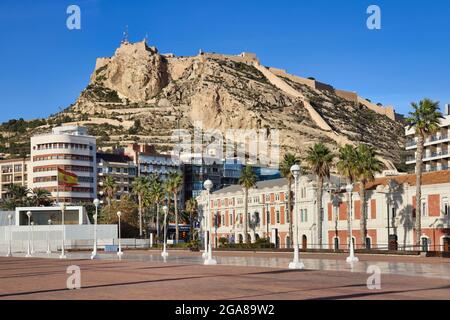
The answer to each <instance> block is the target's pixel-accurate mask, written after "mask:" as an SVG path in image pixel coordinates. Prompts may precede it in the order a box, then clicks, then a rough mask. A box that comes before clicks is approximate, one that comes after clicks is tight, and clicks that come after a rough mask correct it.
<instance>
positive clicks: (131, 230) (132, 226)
mask: <svg viewBox="0 0 450 320" xmlns="http://www.w3.org/2000/svg"><path fill="white" fill-rule="evenodd" d="M118 211H120V212H121V213H122V216H121V218H120V219H121V234H122V237H124V238H135V237H137V236H138V235H139V221H138V215H137V213H138V212H137V211H138V210H137V208H136V203H135V201H133V199H132V198H131V197H130V196H129V195H127V194H124V195H122V196H121V198H120V201H112V202H111V206H110V207H103V208H102V211H101V215H100V218H99V219H100V220H99V222H100V223H103V224H118V220H119V219H118V217H117V212H118Z"/></svg>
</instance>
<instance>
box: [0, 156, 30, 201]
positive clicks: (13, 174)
mask: <svg viewBox="0 0 450 320" xmlns="http://www.w3.org/2000/svg"><path fill="white" fill-rule="evenodd" d="M29 164H30V159H9V160H0V199H3V198H5V197H6V194H7V193H8V192H9V188H8V186H9V185H11V184H16V185H20V186H23V187H28V176H29V173H28V170H29Z"/></svg>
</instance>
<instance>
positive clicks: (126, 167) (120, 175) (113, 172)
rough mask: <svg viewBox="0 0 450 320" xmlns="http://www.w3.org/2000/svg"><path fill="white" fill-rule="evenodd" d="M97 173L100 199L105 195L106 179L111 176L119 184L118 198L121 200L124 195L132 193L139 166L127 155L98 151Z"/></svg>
mask: <svg viewBox="0 0 450 320" xmlns="http://www.w3.org/2000/svg"><path fill="white" fill-rule="evenodd" d="M97 175H98V177H97V180H98V188H97V190H98V195H99V199H102V198H103V197H104V196H105V194H104V191H103V182H104V180H105V179H106V178H107V177H111V178H113V179H114V181H115V182H116V184H117V190H116V200H119V199H120V197H121V196H122V195H124V194H130V193H131V186H132V183H133V181H134V178H136V175H137V167H136V165H135V164H134V162H133V161H132V159H131V158H130V157H128V156H126V155H123V154H116V153H97Z"/></svg>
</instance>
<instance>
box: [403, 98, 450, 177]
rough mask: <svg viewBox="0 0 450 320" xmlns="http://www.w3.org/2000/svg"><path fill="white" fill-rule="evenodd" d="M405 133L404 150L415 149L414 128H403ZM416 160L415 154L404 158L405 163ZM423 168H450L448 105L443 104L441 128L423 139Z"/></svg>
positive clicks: (428, 170) (449, 117)
mask: <svg viewBox="0 0 450 320" xmlns="http://www.w3.org/2000/svg"><path fill="white" fill-rule="evenodd" d="M405 134H406V150H407V151H414V152H416V150H417V138H416V136H415V132H414V128H411V129H408V127H407V128H406V129H405ZM415 162H416V158H415V155H414V156H411V157H408V158H407V159H406V164H408V165H410V164H414V163H415ZM423 164H424V170H425V171H427V172H430V171H439V170H447V169H449V168H450V105H448V104H447V105H446V106H445V111H444V119H442V120H441V129H440V130H439V131H438V132H437V133H436V134H434V135H433V136H431V137H429V138H427V139H426V141H425V149H424V154H423Z"/></svg>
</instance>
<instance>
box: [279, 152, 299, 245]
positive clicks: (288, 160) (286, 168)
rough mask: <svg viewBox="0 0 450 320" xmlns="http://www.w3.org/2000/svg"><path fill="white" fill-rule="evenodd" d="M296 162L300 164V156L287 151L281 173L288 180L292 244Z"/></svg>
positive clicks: (291, 240) (291, 238)
mask: <svg viewBox="0 0 450 320" xmlns="http://www.w3.org/2000/svg"><path fill="white" fill-rule="evenodd" d="M294 164H300V158H298V157H296V156H295V155H293V154H292V153H286V154H285V155H284V158H283V162H281V165H280V173H281V175H282V176H283V177H285V178H286V179H287V180H288V217H289V239H290V242H291V243H290V245H292V244H293V240H294V238H293V233H292V180H293V178H294V177H293V176H292V173H291V167H292V166H293V165H294Z"/></svg>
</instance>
